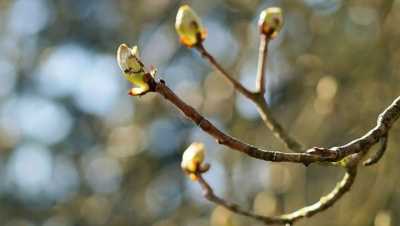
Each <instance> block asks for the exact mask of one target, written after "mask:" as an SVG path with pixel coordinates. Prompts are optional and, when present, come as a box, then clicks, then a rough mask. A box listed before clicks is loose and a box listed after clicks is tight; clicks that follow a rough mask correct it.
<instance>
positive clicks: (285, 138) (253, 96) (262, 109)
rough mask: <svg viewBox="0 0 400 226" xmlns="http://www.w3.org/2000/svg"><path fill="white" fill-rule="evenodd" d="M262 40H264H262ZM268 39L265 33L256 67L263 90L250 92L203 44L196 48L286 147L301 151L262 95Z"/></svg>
mask: <svg viewBox="0 0 400 226" xmlns="http://www.w3.org/2000/svg"><path fill="white" fill-rule="evenodd" d="M263 40H264V41H263ZM268 42H269V39H268V38H267V36H266V35H263V36H262V39H261V44H260V56H259V57H260V58H259V69H258V72H257V73H258V76H257V78H258V82H257V84H258V85H257V86H259V88H261V90H264V91H262V92H252V91H250V90H249V89H247V88H246V87H244V86H243V85H242V84H241V83H240V82H238V81H237V80H236V79H235V78H234V77H233V76H231V75H230V74H229V73H228V72H227V71H226V70H225V69H224V68H223V67H222V66H221V65H220V64H219V63H218V62H217V61H216V60H215V58H214V57H213V56H212V55H211V54H210V53H209V52H208V51H207V50H206V49H205V48H204V46H203V45H202V44H201V43H199V44H198V45H197V46H196V49H197V50H198V51H199V53H200V54H201V55H202V56H203V57H204V58H205V59H206V60H207V61H208V62H209V63H210V64H211V65H212V66H213V67H214V68H215V69H216V70H217V71H218V72H220V73H221V74H222V75H223V76H224V77H225V78H226V79H227V80H228V81H229V82H230V83H231V84H232V85H233V86H234V88H235V89H237V90H238V92H239V93H241V94H242V95H244V96H245V97H247V98H248V99H250V100H251V101H252V102H253V103H255V104H256V105H257V109H258V112H259V113H260V115H261V118H262V120H263V121H264V124H265V125H266V126H267V127H268V128H269V129H270V130H271V131H272V133H273V135H274V136H275V137H277V138H278V139H279V140H280V141H282V142H283V143H284V144H285V146H286V147H287V148H289V149H290V150H292V151H294V152H302V151H303V148H302V145H301V144H300V143H299V142H297V141H296V140H295V139H293V138H292V137H290V136H289V134H287V133H286V131H285V130H284V129H283V127H282V126H281V125H280V124H279V123H278V121H276V120H275V119H274V117H273V116H272V114H271V112H270V111H269V109H268V105H267V102H266V99H265V97H264V92H265V81H264V80H265V68H266V58H267V51H268Z"/></svg>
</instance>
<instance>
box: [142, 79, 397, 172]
mask: <svg viewBox="0 0 400 226" xmlns="http://www.w3.org/2000/svg"><path fill="white" fill-rule="evenodd" d="M149 83H150V87H152V91H154V92H157V93H158V94H160V95H161V96H163V97H164V98H165V99H166V100H168V101H169V102H170V103H172V104H173V105H174V106H175V107H177V108H178V109H179V110H180V111H181V112H182V113H183V114H184V115H185V116H186V117H187V118H188V119H190V120H192V121H193V122H194V123H195V124H196V125H197V126H198V127H200V128H201V129H202V130H203V131H204V132H206V133H207V134H209V135H210V136H212V137H213V138H215V139H216V141H217V143H219V144H222V145H225V146H227V147H230V148H231V149H233V150H237V151H240V152H243V153H245V154H247V155H249V156H251V157H254V158H256V159H261V160H265V161H271V162H294V163H302V164H304V165H309V164H310V163H315V162H336V161H339V160H341V159H343V158H345V157H346V156H349V155H351V154H355V153H359V152H361V151H367V150H368V149H369V148H370V147H371V146H372V145H374V144H376V143H377V142H378V141H379V140H380V139H381V137H383V136H384V135H385V134H387V133H388V131H389V129H390V128H391V126H392V125H393V124H394V122H395V121H396V120H397V119H398V118H399V117H400V96H399V97H397V98H396V99H395V100H394V102H393V103H392V104H391V105H390V106H389V107H388V108H387V109H386V110H385V111H384V112H382V113H381V114H380V116H379V118H378V122H377V126H376V127H375V128H373V129H372V130H370V131H369V132H368V133H366V134H365V135H364V136H363V137H361V138H358V139H356V140H354V141H352V142H350V143H348V144H346V145H343V146H339V147H332V148H317V147H315V148H311V149H309V150H308V151H307V152H306V153H286V152H279V151H269V150H262V149H259V148H257V147H255V146H252V145H250V144H246V143H244V142H242V141H240V140H238V139H236V138H234V137H231V136H229V135H227V134H225V133H224V132H222V131H221V130H219V129H218V128H217V127H215V126H214V125H213V124H212V123H211V122H210V121H209V120H207V119H206V118H204V117H203V116H202V115H201V114H200V113H198V112H197V111H196V110H195V109H194V108H193V107H191V106H190V105H188V104H186V103H185V102H184V101H183V100H181V99H180V98H179V97H178V96H177V95H176V94H175V93H174V92H173V91H172V90H171V89H169V88H168V86H167V85H166V84H165V82H164V81H161V82H156V81H155V80H153V79H152V78H149Z"/></svg>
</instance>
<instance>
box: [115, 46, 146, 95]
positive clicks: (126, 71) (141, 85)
mask: <svg viewBox="0 0 400 226" xmlns="http://www.w3.org/2000/svg"><path fill="white" fill-rule="evenodd" d="M117 61H118V65H119V67H120V68H121V70H122V74H123V75H124V77H125V79H127V80H128V81H129V82H131V83H132V84H133V85H135V86H136V87H134V88H132V89H131V90H130V92H129V94H130V95H132V96H136V95H140V94H143V93H145V92H147V91H148V90H149V85H148V84H147V83H146V82H145V81H144V77H145V74H146V71H145V68H144V65H143V63H142V62H141V61H140V58H139V49H138V47H137V46H134V47H132V48H129V47H128V46H127V45H126V44H121V45H120V46H119V47H118V50H117Z"/></svg>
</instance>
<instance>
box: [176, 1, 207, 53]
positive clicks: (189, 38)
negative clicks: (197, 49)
mask: <svg viewBox="0 0 400 226" xmlns="http://www.w3.org/2000/svg"><path fill="white" fill-rule="evenodd" d="M175 29H176V32H177V33H178V35H179V38H180V41H181V43H182V44H184V45H185V46H187V47H193V46H195V45H197V44H199V43H200V42H202V41H203V40H204V39H205V38H206V36H207V31H206V29H205V28H204V26H203V24H202V22H201V20H200V18H199V17H198V16H197V14H196V13H195V12H194V11H193V10H192V8H190V6H188V5H183V6H181V7H180V8H179V10H178V13H177V14H176V20H175Z"/></svg>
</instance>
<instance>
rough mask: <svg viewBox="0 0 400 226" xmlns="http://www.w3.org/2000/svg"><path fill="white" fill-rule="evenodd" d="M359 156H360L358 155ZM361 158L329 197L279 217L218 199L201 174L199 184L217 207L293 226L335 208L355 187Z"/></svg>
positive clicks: (350, 168) (206, 196)
mask: <svg viewBox="0 0 400 226" xmlns="http://www.w3.org/2000/svg"><path fill="white" fill-rule="evenodd" d="M356 155H358V154H356ZM358 160H359V158H358V157H357V158H354V160H353V161H355V162H354V163H352V164H351V165H350V164H349V165H348V166H347V167H346V174H345V175H344V177H343V178H342V180H341V181H340V182H339V183H337V185H336V186H335V188H334V189H333V190H332V191H331V192H330V193H329V194H327V195H325V196H322V197H321V198H320V199H319V201H317V202H316V203H314V204H312V205H309V206H306V207H303V208H300V209H298V210H296V211H294V212H292V213H288V214H283V215H279V216H263V215H259V214H255V213H253V212H251V211H250V210H244V209H242V208H241V207H240V206H239V205H238V204H235V203H232V202H229V201H226V200H225V199H223V198H221V197H218V196H217V195H216V194H215V193H214V190H213V189H212V187H211V186H210V185H209V184H208V182H207V181H206V180H205V179H204V178H203V177H202V175H201V174H198V180H197V181H198V182H199V184H200V186H201V188H202V190H203V195H204V197H205V198H206V199H207V200H209V201H210V202H213V203H215V204H217V205H220V206H223V207H225V208H226V209H228V210H230V211H232V212H234V213H237V214H240V215H244V216H248V217H251V218H253V219H256V220H259V221H262V222H264V223H265V224H285V225H287V224H289V225H291V224H293V222H295V221H297V220H299V219H302V218H305V217H311V216H313V215H315V214H317V213H319V212H322V211H324V210H325V209H327V208H329V207H331V206H333V204H335V203H336V202H337V201H338V200H339V199H340V198H341V197H342V196H343V195H344V194H345V193H346V192H348V191H349V190H350V188H351V186H352V185H353V182H354V180H355V178H356V175H357V163H358Z"/></svg>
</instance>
